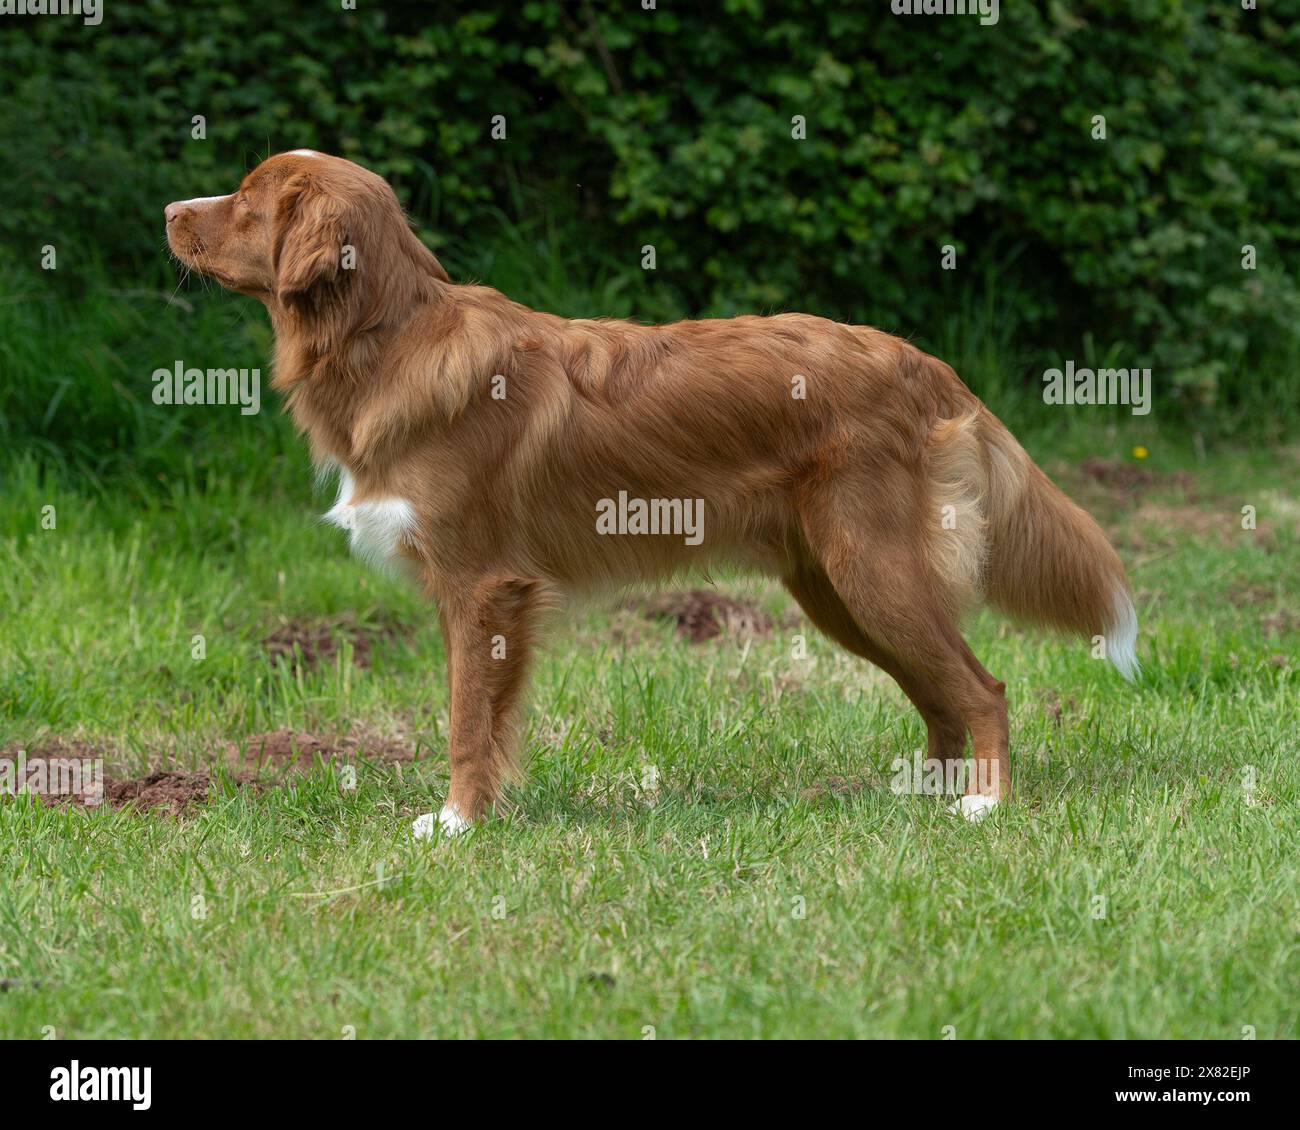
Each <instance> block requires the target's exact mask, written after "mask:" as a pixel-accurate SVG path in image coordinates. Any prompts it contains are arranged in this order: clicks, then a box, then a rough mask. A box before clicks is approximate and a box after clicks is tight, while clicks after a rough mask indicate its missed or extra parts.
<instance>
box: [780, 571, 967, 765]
mask: <svg viewBox="0 0 1300 1130" xmlns="http://www.w3.org/2000/svg"><path fill="white" fill-rule="evenodd" d="M784 583H785V587H786V588H787V589H788V590H789V591H790V595H791V596H793V597H794V598H795V600H797V601H798V602H799V606H800V607H801V608H802V609H803V610H804V613H805V614H806V615H807V617H808V619H809V620H811V621H812V622H813V625H814V626H815V627H816V628H817V629H818V630H819V631H821V632H822V634H823V635H826V636H828V637H829V638H830V639H832V640H834V641H835V642H836V643H838V644H839V645H840V646H841V647H842V648H844V649H845V650H846V651H848V652H851V653H852V654H853V655H857V656H860V657H861V658H863V659H866V660H868V661H869V662H871V663H874V664H875V665H876V666H877V667H879V668H880V669H881V670H883V671H884V672H886V673H887V674H888V675H890V676H891V677H892V678H893V680H894V682H896V683H897V684H898V685H899V686H900V687H901V688H902V690H903V693H904V694H906V695H907V697H908V698H909V699H910V700H911V702H912V705H913V706H915V707H916V709H917V712H918V713H919V714H920V715H921V717H922V719H924V721H925V729H926V756H927V757H928V758H930V759H932V760H936V761H940V762H942V763H943V765H944V767H945V768H947V767H948V765H949V764H950V763H951V762H954V761H958V762H959V761H962V760H963V759H964V758H965V755H966V725H965V723H964V722H963V721H962V719H961V716H960V715H959V714H957V713H956V712H955V711H954V710H953V708H952V706H951V705H950V704H949V703H948V702H946V701H945V700H944V699H942V698H939V699H935V698H932V697H930V696H929V695H928V694H927V690H928V688H927V687H926V686H924V685H923V684H921V683H918V682H916V681H915V680H913V679H911V678H909V677H908V675H907V673H906V672H905V671H904V670H903V668H902V667H901V666H900V665H899V664H898V663H897V662H896V661H895V660H894V659H893V657H892V656H891V655H890V654H889V653H888V652H887V651H885V650H884V649H883V648H881V647H879V646H878V645H877V644H875V643H873V642H872V641H871V640H870V639H868V638H867V636H866V634H865V633H864V632H863V631H862V629H861V628H860V627H859V626H858V623H857V621H856V620H855V619H854V618H853V614H852V613H851V612H849V610H848V608H846V607H845V605H844V602H843V601H842V600H841V599H840V597H839V593H837V592H836V591H835V586H834V585H832V584H831V583H830V581H829V580H828V579H827V577H826V574H825V573H824V572H823V571H822V570H821V568H820V567H819V566H817V565H812V564H805V565H801V566H799V567H798V568H797V569H794V570H792V571H791V572H790V573H788V574H787V575H786V577H785V578H784Z"/></svg>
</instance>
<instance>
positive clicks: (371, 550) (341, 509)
mask: <svg viewBox="0 0 1300 1130" xmlns="http://www.w3.org/2000/svg"><path fill="white" fill-rule="evenodd" d="M356 490H357V484H356V480H355V479H353V477H352V476H351V475H350V474H349V473H348V472H347V471H346V470H344V469H340V470H339V496H338V500H337V501H336V502H335V503H334V505H333V506H332V507H331V508H330V509H329V510H328V511H327V512H326V514H325V521H327V522H329V523H330V524H331V525H334V526H338V528H339V529H341V530H346V531H347V535H348V542H349V544H350V545H351V547H352V552H353V553H355V554H356V555H357V556H358V557H360V558H362V559H363V560H364V561H367V562H369V563H370V564H372V565H378V566H385V567H386V566H393V565H398V564H403V563H405V564H409V563H410V559H409V557H408V556H406V554H404V553H403V550H412V549H414V548H415V510H414V508H413V507H412V506H411V504H410V502H408V501H407V500H406V499H405V498H399V497H396V496H390V497H385V498H364V499H360V500H356V501H354V497H355V495H356Z"/></svg>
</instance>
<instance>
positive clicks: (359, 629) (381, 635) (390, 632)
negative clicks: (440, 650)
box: [262, 620, 402, 667]
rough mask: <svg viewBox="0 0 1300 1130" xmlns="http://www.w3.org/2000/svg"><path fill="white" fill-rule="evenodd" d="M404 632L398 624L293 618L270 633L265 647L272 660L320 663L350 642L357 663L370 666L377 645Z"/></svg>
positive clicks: (330, 660) (305, 664)
mask: <svg viewBox="0 0 1300 1130" xmlns="http://www.w3.org/2000/svg"><path fill="white" fill-rule="evenodd" d="M401 635H402V632H401V630H400V629H399V628H397V627H394V626H388V627H374V626H370V625H358V624H353V623H347V622H344V623H339V622H337V621H335V622H329V621H324V622H322V621H314V620H289V621H287V622H286V623H284V624H281V625H280V627H278V628H276V630H275V631H274V632H272V633H271V634H270V635H269V636H266V637H265V638H264V639H263V640H262V647H263V649H264V650H265V651H266V654H267V656H268V657H269V658H270V660H271V662H272V663H284V664H287V665H289V666H293V667H299V666H301V667H319V666H322V665H329V664H332V663H333V662H334V660H335V657H336V656H337V655H338V653H339V652H340V651H341V650H342V648H343V645H344V644H345V643H347V644H350V645H351V647H352V662H353V664H354V665H356V666H357V667H369V666H370V662H371V658H372V653H373V651H374V649H375V647H376V646H377V645H379V644H382V643H384V642H386V641H388V640H392V639H396V638H398V637H399V636H401Z"/></svg>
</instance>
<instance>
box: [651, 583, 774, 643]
mask: <svg viewBox="0 0 1300 1130" xmlns="http://www.w3.org/2000/svg"><path fill="white" fill-rule="evenodd" d="M641 611H642V612H643V613H644V614H645V615H646V616H648V617H649V618H650V619H652V620H672V621H673V622H674V623H675V624H676V625H677V634H678V635H680V636H683V637H684V638H685V639H687V640H689V641H690V642H691V643H703V642H704V641H705V640H711V639H715V638H716V637H718V636H720V635H723V634H724V633H725V634H726V635H729V636H761V635H766V634H767V633H768V632H770V631H771V630H772V626H773V625H772V617H770V616H769V615H767V613H765V612H763V611H761V610H760V609H758V608H755V607H754V606H753V605H752V604H746V603H744V602H742V601H739V600H733V599H732V598H731V597H729V596H724V595H723V594H721V593H716V592H708V591H706V590H704V589H691V590H690V591H689V592H670V593H663V594H662V595H660V596H657V597H655V598H654V599H652V600H650V601H647V602H646V603H645V604H643V605H642V606H641Z"/></svg>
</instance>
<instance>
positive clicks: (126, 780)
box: [0, 730, 419, 816]
mask: <svg viewBox="0 0 1300 1130" xmlns="http://www.w3.org/2000/svg"><path fill="white" fill-rule="evenodd" d="M418 750H419V745H418V743H412V742H407V741H404V740H400V739H395V738H383V737H378V736H375V735H371V734H346V735H342V736H336V737H332V738H326V739H322V738H318V737H316V736H314V735H312V734H309V733H306V732H304V731H293V730H272V731H270V732H269V733H265V734H253V735H250V736H249V737H247V738H244V739H242V740H241V741H238V742H230V743H228V744H227V746H226V747H225V749H224V751H223V753H224V756H225V762H226V764H227V766H228V767H229V773H228V775H227V778H226V779H227V780H230V781H232V782H233V783H234V784H235V785H236V786H238V787H240V788H254V789H260V788H261V787H262V784H261V783H260V782H259V780H258V777H257V771H259V770H267V769H274V770H284V769H293V770H298V769H307V768H310V767H311V766H312V765H314V764H315V762H316V758H317V756H318V755H319V756H320V757H321V758H322V759H323V760H325V761H327V762H350V761H353V760H356V759H358V758H365V759H367V760H373V761H413V760H414V759H415V757H416V755H417V753H418ZM20 752H21V753H23V754H24V757H25V770H24V775H23V780H22V781H19V780H18V772H19V770H18V766H17V765H16V764H15V765H14V766H13V767H12V768H10V769H9V770H8V772H7V774H6V775H4V776H0V780H3V781H5V783H6V784H8V785H9V791H11V792H13V793H16V792H18V791H19V789H20V788H22V787H23V786H24V785H25V786H26V791H28V792H31V793H32V794H33V795H35V796H38V797H40V799H41V801H42V803H44V804H50V805H56V806H74V807H84V808H92V807H97V806H98V805H100V804H107V805H109V806H110V807H111V808H115V809H121V808H133V809H136V810H138V811H146V812H148V811H157V810H162V811H166V812H169V813H171V814H172V815H173V816H180V815H182V814H184V813H186V812H188V811H189V810H190V809H191V808H193V807H195V806H196V805H199V804H203V803H204V802H206V801H207V799H208V796H209V794H210V792H211V790H212V786H213V782H214V776H213V774H212V773H211V772H210V771H209V770H207V769H199V770H196V771H191V770H182V769H156V770H154V771H153V772H151V773H148V774H145V775H144V776H139V777H119V776H114V775H111V774H108V773H104V772H96V771H95V770H94V768H93V766H92V765H91V763H93V762H96V761H99V762H100V763H101V765H102V763H103V762H104V761H117V760H118V754H117V751H116V750H113V749H109V748H103V747H99V746H96V745H93V744H92V743H90V742H86V741H80V740H73V739H69V738H62V737H51V738H45V739H42V740H41V741H39V742H37V743H34V744H32V745H30V746H22V745H15V746H11V747H10V748H8V749H4V750H0V761H11V762H18V760H19V754H20ZM154 760H164V758H161V757H158V758H155V759H154ZM55 761H60V762H78V763H80V764H79V765H78V771H79V772H78V775H77V776H75V777H73V776H71V775H69V774H68V773H66V772H64V773H62V774H61V775H56V774H54V773H52V772H47V769H48V767H49V766H50V765H51V764H52V763H54V762H55ZM54 782H57V783H54ZM4 796H5V791H4V789H0V801H2V800H3V799H4Z"/></svg>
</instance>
